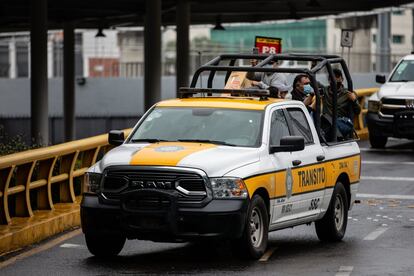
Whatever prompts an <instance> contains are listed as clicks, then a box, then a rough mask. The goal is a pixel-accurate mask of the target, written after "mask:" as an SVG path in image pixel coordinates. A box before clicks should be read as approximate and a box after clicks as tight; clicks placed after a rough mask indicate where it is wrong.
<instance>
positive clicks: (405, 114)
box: [367, 54, 414, 148]
mask: <svg viewBox="0 0 414 276" xmlns="http://www.w3.org/2000/svg"><path fill="white" fill-rule="evenodd" d="M376 81H377V82H378V83H382V84H383V85H382V86H381V88H380V90H379V91H378V93H375V94H374V95H372V96H371V97H370V98H369V101H368V114H367V124H368V129H369V140H370V143H371V146H372V147H373V148H383V147H385V144H386V143H387V140H388V137H398V138H408V139H414V55H413V54H411V55H408V56H405V57H404V58H402V59H401V60H400V62H399V63H398V64H397V66H395V68H394V69H393V70H392V72H391V74H390V76H389V78H388V80H386V78H385V76H383V75H377V76H376Z"/></svg>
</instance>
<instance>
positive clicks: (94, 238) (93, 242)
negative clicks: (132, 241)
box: [85, 233, 126, 257]
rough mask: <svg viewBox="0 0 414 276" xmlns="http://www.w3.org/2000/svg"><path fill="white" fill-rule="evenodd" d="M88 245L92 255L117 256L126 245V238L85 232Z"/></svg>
mask: <svg viewBox="0 0 414 276" xmlns="http://www.w3.org/2000/svg"><path fill="white" fill-rule="evenodd" d="M85 240H86V246H87V247H88V250H89V252H91V254H92V255H95V256H97V257H111V256H116V255H118V254H119V252H121V250H122V248H123V247H124V244H125V240H126V238H125V237H123V236H115V235H103V234H96V233H94V234H85Z"/></svg>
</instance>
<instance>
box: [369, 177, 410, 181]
mask: <svg viewBox="0 0 414 276" xmlns="http://www.w3.org/2000/svg"><path fill="white" fill-rule="evenodd" d="M361 179H362V180H381V181H403V182H414V177H397V176H361Z"/></svg>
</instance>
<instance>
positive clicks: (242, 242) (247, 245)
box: [232, 195, 269, 259]
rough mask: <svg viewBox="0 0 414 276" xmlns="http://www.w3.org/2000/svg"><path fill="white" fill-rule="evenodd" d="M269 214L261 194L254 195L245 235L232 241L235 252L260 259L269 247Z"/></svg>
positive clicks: (245, 256) (248, 213) (244, 256)
mask: <svg viewBox="0 0 414 276" xmlns="http://www.w3.org/2000/svg"><path fill="white" fill-rule="evenodd" d="M268 232H269V216H268V212H267V208H266V204H265V202H264V200H263V198H262V197H261V196H259V195H254V196H253V198H252V200H251V202H250V206H249V209H248V212H247V220H246V224H245V227H244V232H243V235H242V237H241V238H240V239H237V240H234V241H233V242H232V247H233V250H234V253H235V254H236V255H238V256H240V257H243V258H248V259H259V258H260V257H261V256H262V255H263V254H264V252H265V251H266V248H267V239H268Z"/></svg>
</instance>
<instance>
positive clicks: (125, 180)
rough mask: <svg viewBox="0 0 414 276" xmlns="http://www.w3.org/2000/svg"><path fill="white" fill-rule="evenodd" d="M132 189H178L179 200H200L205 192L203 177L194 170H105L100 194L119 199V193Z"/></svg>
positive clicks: (204, 195)
mask: <svg viewBox="0 0 414 276" xmlns="http://www.w3.org/2000/svg"><path fill="white" fill-rule="evenodd" d="M134 190H152V191H154V190H163V191H171V192H172V191H175V190H177V191H179V202H180V201H181V202H194V201H202V200H203V199H204V198H205V197H206V195H207V193H206V188H205V183H204V179H203V177H202V176H201V175H199V174H197V173H195V172H186V171H173V170H171V171H165V170H141V169H139V170H137V169H134V168H131V169H115V168H111V169H108V170H107V171H106V174H105V177H104V180H103V183H102V194H103V195H104V196H105V197H106V198H108V199H119V198H120V195H121V193H123V192H128V191H134Z"/></svg>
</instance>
